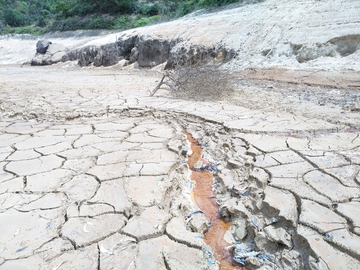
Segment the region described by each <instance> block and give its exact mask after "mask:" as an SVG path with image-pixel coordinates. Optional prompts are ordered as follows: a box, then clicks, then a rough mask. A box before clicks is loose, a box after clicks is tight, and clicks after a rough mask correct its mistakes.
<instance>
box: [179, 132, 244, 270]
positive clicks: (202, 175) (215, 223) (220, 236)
mask: <svg viewBox="0 0 360 270" xmlns="http://www.w3.org/2000/svg"><path fill="white" fill-rule="evenodd" d="M185 134H186V136H187V139H188V141H189V142H190V144H191V150H192V154H191V156H189V158H188V165H189V168H190V169H191V170H192V173H191V180H192V181H194V182H195V187H194V188H193V190H192V194H191V197H192V198H193V200H194V201H195V203H196V204H197V206H198V207H199V209H200V210H201V211H203V212H204V214H205V217H206V219H207V220H208V221H209V222H210V223H211V226H210V227H209V229H208V230H207V232H206V233H205V235H204V241H205V243H206V244H207V245H209V246H210V247H211V248H212V249H213V250H214V257H215V258H216V259H217V260H218V261H219V263H220V265H219V267H220V269H221V270H228V269H229V270H230V269H247V268H245V267H242V266H240V265H239V264H237V263H236V262H234V261H233V260H232V256H231V254H230V251H229V247H230V246H231V244H230V243H227V242H226V241H225V240H224V235H225V233H226V231H227V230H228V229H229V228H230V226H231V224H230V222H226V221H225V220H224V219H222V218H221V216H220V214H219V206H218V205H217V203H216V201H215V193H214V191H213V184H214V181H213V175H212V173H211V172H209V171H206V170H195V169H194V165H195V163H196V162H198V161H203V160H202V158H201V155H202V149H201V146H200V145H199V144H198V142H197V140H196V139H194V138H193V137H192V136H191V134H189V133H186V132H185ZM204 162H205V161H204Z"/></svg>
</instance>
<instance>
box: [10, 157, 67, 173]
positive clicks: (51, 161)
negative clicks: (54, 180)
mask: <svg viewBox="0 0 360 270" xmlns="http://www.w3.org/2000/svg"><path fill="white" fill-rule="evenodd" d="M63 162H64V159H63V158H60V157H58V156H55V155H49V156H42V157H39V158H35V159H30V160H21V161H11V162H10V163H9V164H8V165H6V169H7V170H9V171H11V172H13V173H16V174H17V175H31V174H36V173H42V172H46V171H51V170H53V169H56V168H60V167H61V165H62V163H63Z"/></svg>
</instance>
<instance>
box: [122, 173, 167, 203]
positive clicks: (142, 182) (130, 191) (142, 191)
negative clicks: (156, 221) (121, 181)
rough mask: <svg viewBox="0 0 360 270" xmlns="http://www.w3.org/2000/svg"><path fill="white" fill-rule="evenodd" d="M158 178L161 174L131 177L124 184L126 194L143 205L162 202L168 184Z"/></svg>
mask: <svg viewBox="0 0 360 270" xmlns="http://www.w3.org/2000/svg"><path fill="white" fill-rule="evenodd" d="M158 180H159V176H140V177H129V178H127V179H126V180H125V185H124V186H125V190H126V194H127V196H128V197H129V198H131V200H132V201H133V202H135V203H136V204H139V205H141V206H151V205H154V204H158V203H161V202H162V201H163V197H164V195H165V192H166V187H167V186H165V185H164V184H163V183H161V182H159V181H158Z"/></svg>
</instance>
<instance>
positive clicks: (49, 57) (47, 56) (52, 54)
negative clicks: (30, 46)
mask: <svg viewBox="0 0 360 270" xmlns="http://www.w3.org/2000/svg"><path fill="white" fill-rule="evenodd" d="M38 45H39V46H38ZM46 46H47V47H46ZM38 48H39V51H44V50H45V48H46V50H45V53H39V52H37V53H36V54H35V56H34V58H33V59H32V60H31V65H32V66H43V65H52V64H55V63H58V62H61V61H62V60H63V57H64V56H65V55H66V54H67V53H68V52H69V49H68V48H66V47H65V46H63V45H61V44H57V43H51V42H50V41H47V42H45V43H44V42H42V41H41V42H40V43H39V42H38V43H37V44H36V50H37V51H38Z"/></svg>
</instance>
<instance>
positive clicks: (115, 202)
mask: <svg viewBox="0 0 360 270" xmlns="http://www.w3.org/2000/svg"><path fill="white" fill-rule="evenodd" d="M140 196H141V195H140ZM88 202H89V203H107V204H110V205H111V206H112V207H114V208H115V211H118V212H123V213H125V212H127V211H128V209H129V208H130V206H131V203H130V202H129V199H128V196H127V194H126V192H125V189H124V179H115V180H111V181H106V182H103V183H101V185H100V187H99V189H98V191H97V192H96V195H95V196H94V197H93V198H91V199H90V200H88Z"/></svg>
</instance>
